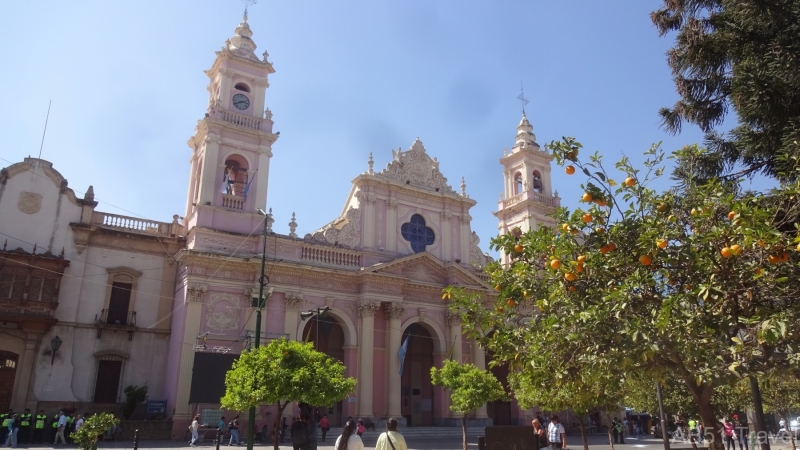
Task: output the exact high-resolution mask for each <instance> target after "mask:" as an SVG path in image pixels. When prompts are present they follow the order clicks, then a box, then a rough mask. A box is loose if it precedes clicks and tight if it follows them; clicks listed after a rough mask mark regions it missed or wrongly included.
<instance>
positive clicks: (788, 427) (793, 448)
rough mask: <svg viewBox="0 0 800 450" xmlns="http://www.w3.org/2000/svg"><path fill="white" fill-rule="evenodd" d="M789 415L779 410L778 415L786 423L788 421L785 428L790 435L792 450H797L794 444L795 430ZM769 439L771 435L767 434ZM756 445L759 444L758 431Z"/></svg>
mask: <svg viewBox="0 0 800 450" xmlns="http://www.w3.org/2000/svg"><path fill="white" fill-rule="evenodd" d="M788 416H789V415H788V414H786V413H785V412H784V413H780V412H779V414H778V417H780V418H781V419H783V421H784V423H786V426H785V427H784V430H785V431H786V433H787V434H788V435H789V444H791V446H792V450H797V447H796V446H795V444H794V431H792V422H791V420H789V417H788ZM767 439H769V436H767ZM756 445H758V432H756ZM753 450H755V449H753Z"/></svg>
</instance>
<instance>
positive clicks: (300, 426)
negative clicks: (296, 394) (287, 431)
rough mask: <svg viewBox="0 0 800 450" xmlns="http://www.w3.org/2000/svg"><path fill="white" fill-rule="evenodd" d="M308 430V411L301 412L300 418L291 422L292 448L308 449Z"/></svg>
mask: <svg viewBox="0 0 800 450" xmlns="http://www.w3.org/2000/svg"><path fill="white" fill-rule="evenodd" d="M308 445H309V430H308V413H305V412H304V413H301V414H300V420H296V421H295V422H293V423H292V448H293V449H294V450H308Z"/></svg>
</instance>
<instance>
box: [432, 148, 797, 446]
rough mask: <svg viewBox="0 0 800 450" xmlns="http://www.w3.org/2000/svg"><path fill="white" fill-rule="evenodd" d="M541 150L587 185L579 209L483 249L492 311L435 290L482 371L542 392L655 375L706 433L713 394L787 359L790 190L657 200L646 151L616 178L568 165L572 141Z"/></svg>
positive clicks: (792, 325) (792, 268)
mask: <svg viewBox="0 0 800 450" xmlns="http://www.w3.org/2000/svg"><path fill="white" fill-rule="evenodd" d="M550 148H551V150H552V152H553V157H554V159H555V160H556V161H557V162H558V163H559V164H566V165H568V166H571V167H572V169H571V170H568V171H567V173H570V172H574V169H575V167H577V168H578V169H579V170H580V172H582V173H583V174H584V176H586V177H587V179H586V182H585V184H584V185H582V187H583V188H584V189H585V194H584V195H583V196H582V199H581V201H582V202H583V203H584V205H585V206H582V207H581V208H578V209H575V210H573V211H569V210H567V209H565V208H561V209H559V210H558V212H557V213H556V217H555V219H556V221H557V226H556V227H555V228H548V227H541V228H539V229H538V230H532V231H528V232H527V233H522V232H521V231H520V230H519V229H514V230H512V232H511V233H509V234H506V235H501V236H498V237H497V238H495V239H494V240H493V241H492V246H493V248H494V249H499V250H501V251H502V252H503V253H504V254H505V255H507V256H508V257H509V261H508V262H507V263H505V262H503V261H501V262H496V263H493V264H490V265H489V266H487V271H488V272H489V273H490V274H491V279H492V283H493V284H494V286H495V289H496V290H497V291H498V297H497V300H496V304H494V305H492V306H491V307H489V308H487V307H486V305H485V304H484V303H483V302H482V300H481V299H480V298H479V297H477V296H474V295H470V294H468V293H467V292H465V291H463V290H460V289H458V288H448V289H447V290H445V293H444V295H445V297H446V298H450V299H451V308H452V310H453V311H457V312H459V313H461V315H462V322H463V325H464V327H465V328H466V329H467V330H468V332H469V333H470V334H471V335H472V336H474V337H475V338H476V339H477V340H478V341H479V342H480V343H481V344H482V345H483V346H485V347H486V348H487V349H488V350H489V351H491V352H492V354H493V355H494V356H493V358H494V363H509V364H510V367H511V369H512V373H511V375H510V383H511V384H512V386H513V385H514V383H515V382H517V381H518V382H519V383H518V384H517V388H518V389H517V390H519V388H520V387H521V385H522V384H524V383H527V384H528V385H529V386H531V388H532V389H539V390H541V391H543V392H551V393H555V392H558V391H559V389H567V386H569V385H570V383H569V381H570V380H573V379H575V378H576V377H582V376H583V375H581V374H583V373H589V374H593V375H591V376H588V377H585V378H586V379H587V380H589V381H590V382H594V381H592V380H601V379H602V378H603V377H601V376H599V374H601V373H603V374H605V375H604V377H606V378H611V379H615V378H621V379H624V378H625V376H626V374H629V373H640V374H647V373H649V372H652V373H654V374H655V373H660V372H663V371H664V370H668V371H672V372H674V373H675V375H676V376H677V377H678V379H680V380H681V383H682V385H683V386H684V388H685V389H686V390H687V391H688V393H689V394H690V395H691V397H692V399H693V400H694V402H695V403H696V404H697V410H698V412H699V414H700V416H701V417H702V419H703V421H704V422H705V423H706V424H707V425H708V429H709V430H711V429H712V427H717V414H718V412H719V411H717V410H716V409H715V406H714V404H713V402H712V393H713V392H714V389H715V387H717V386H722V385H731V384H733V383H734V382H735V380H736V379H738V378H741V377H744V376H750V375H753V374H756V373H758V372H759V371H763V370H769V369H770V368H771V367H773V366H776V365H788V364H791V363H795V364H796V363H797V361H798V358H799V355H798V353H797V345H798V344H800V330H798V329H797V328H798V327H796V324H797V323H798V319H800V302H798V301H796V299H797V296H798V295H797V294H798V288H799V286H798V285H797V283H796V282H795V280H796V279H797V275H798V267H797V261H798V260H799V259H800V258H797V257H796V256H795V255H796V253H797V250H796V246H795V245H796V243H795V234H796V233H795V227H794V225H793V223H792V220H791V219H790V218H791V217H796V214H797V211H798V209H800V185H798V184H797V183H796V182H793V183H789V182H787V183H785V184H782V185H780V187H779V188H776V189H773V190H771V191H769V192H743V191H741V190H740V189H739V186H738V185H737V184H736V183H724V182H721V181H716V180H711V181H708V180H705V181H704V182H703V184H698V183H694V182H693V181H692V179H691V178H689V179H688V180H687V181H685V182H684V184H682V185H681V188H680V190H668V191H664V192H658V191H656V190H654V189H652V188H650V187H649V185H650V184H652V182H653V181H654V180H656V179H658V178H659V177H661V176H662V174H663V167H661V164H662V163H663V160H664V158H665V155H664V153H663V152H662V151H661V150H660V149H659V148H658V146H654V147H652V148H651V149H650V150H649V151H647V152H646V153H645V155H646V158H647V159H646V161H645V162H644V163H643V168H642V169H637V168H635V167H634V166H633V165H632V164H631V163H630V161H629V160H628V159H627V158H623V159H622V160H621V161H620V162H619V163H617V164H616V168H617V170H618V171H621V172H622V173H623V177H624V181H622V179H620V182H616V181H615V180H613V179H612V178H611V174H610V173H609V171H608V170H607V169H606V167H605V166H604V165H603V163H602V159H601V157H600V156H598V155H597V154H595V155H593V156H591V157H590V158H589V159H588V160H587V161H582V160H581V159H580V158H579V153H580V151H581V145H580V144H579V143H578V142H577V141H575V140H574V139H573V138H564V139H563V140H562V141H559V142H553V143H551V144H550ZM702 155H703V150H702V149H699V148H697V147H687V148H684V149H682V150H681V151H679V152H677V154H676V155H675V157H676V158H679V159H680V161H681V163H682V164H684V165H687V166H689V167H690V166H691V164H692V161H693V160H695V159H698V158H700V157H701V156H702ZM794 166H795V167H796V166H797V164H796V161H795V162H794ZM580 172H579V173H580ZM778 356H780V357H778ZM554 380H555V381H554ZM558 380H562V382H561V383H559V382H558ZM581 385H582V386H584V387H585V386H586V384H581ZM560 386H562V387H560ZM597 386H600V387H602V383H598V384H597ZM589 387H590V388H591V387H592V386H591V383H590V384H589ZM595 387H596V386H595ZM620 395H622V394H621V393H620ZM714 445H715V446H718V445H721V443H719V442H716V443H715V444H714Z"/></svg>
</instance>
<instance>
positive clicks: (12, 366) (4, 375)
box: [0, 351, 18, 411]
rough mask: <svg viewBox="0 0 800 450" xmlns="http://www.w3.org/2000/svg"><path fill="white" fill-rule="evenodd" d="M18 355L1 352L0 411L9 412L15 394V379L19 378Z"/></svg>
mask: <svg viewBox="0 0 800 450" xmlns="http://www.w3.org/2000/svg"><path fill="white" fill-rule="evenodd" d="M17 358H18V355H17V354H16V353H11V352H1V351H0V411H8V408H9V407H10V406H11V394H12V393H13V392H14V378H15V377H16V376H17Z"/></svg>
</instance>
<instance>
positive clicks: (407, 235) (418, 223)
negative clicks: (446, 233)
mask: <svg viewBox="0 0 800 450" xmlns="http://www.w3.org/2000/svg"><path fill="white" fill-rule="evenodd" d="M400 233H401V234H402V235H403V239H405V240H407V241H408V242H410V243H411V249H412V250H414V253H420V252H424V251H425V247H427V246H429V245H431V244H433V240H434V238H435V235H434V234H433V230H431V229H430V228H429V227H426V226H425V219H424V218H423V217H422V216H420V215H419V214H414V215H413V216H411V220H410V221H408V222H406V223H404V224H403V226H402V227H400Z"/></svg>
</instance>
